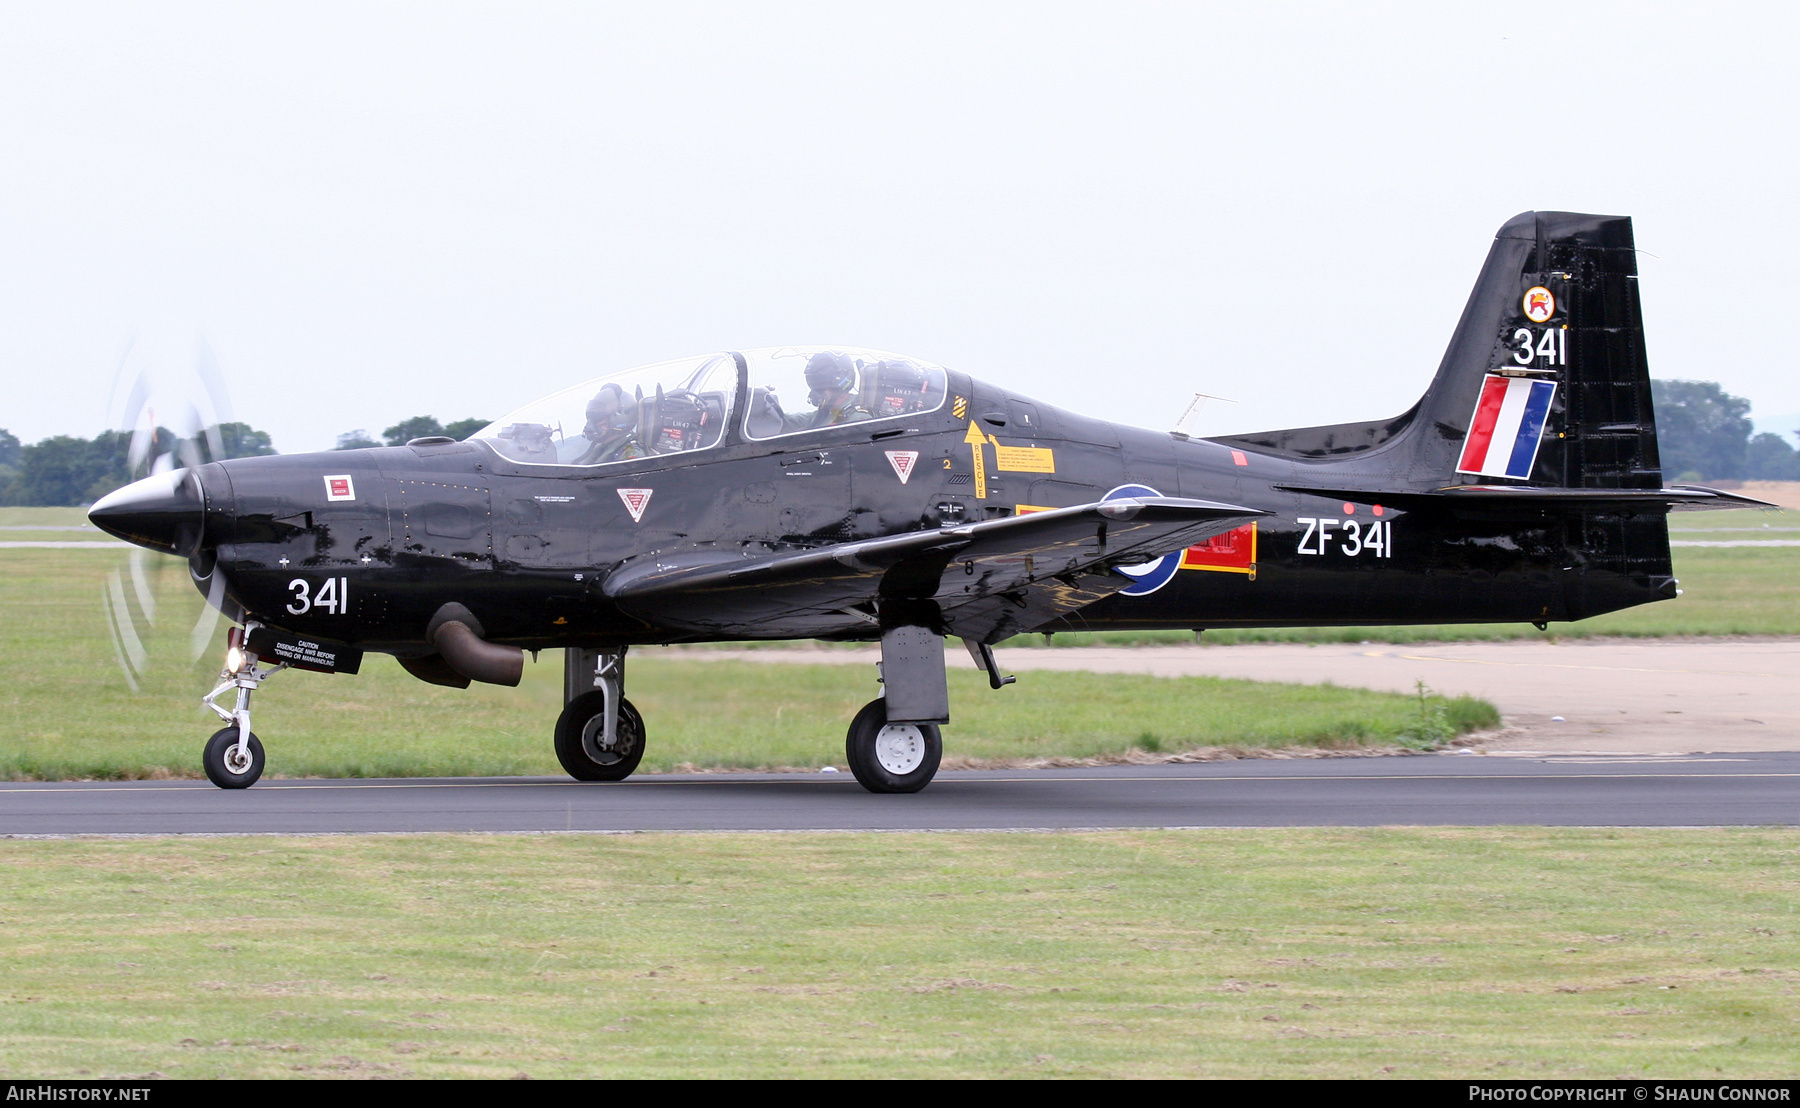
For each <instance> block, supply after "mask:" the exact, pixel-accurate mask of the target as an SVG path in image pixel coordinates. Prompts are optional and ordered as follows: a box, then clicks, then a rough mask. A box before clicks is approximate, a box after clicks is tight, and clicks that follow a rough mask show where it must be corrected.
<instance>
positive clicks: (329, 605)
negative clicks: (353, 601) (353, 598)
mask: <svg viewBox="0 0 1800 1108" xmlns="http://www.w3.org/2000/svg"><path fill="white" fill-rule="evenodd" d="M287 587H288V591H289V592H291V593H293V594H294V596H293V599H291V600H289V601H288V606H287V610H288V614H289V615H296V616H303V615H305V614H306V613H308V612H310V611H312V610H313V609H314V608H321V609H323V610H325V611H327V612H329V613H331V614H332V615H334V616H342V615H349V614H350V579H349V578H348V577H327V578H325V580H323V581H321V582H319V591H318V592H313V591H312V585H311V584H309V583H308V582H307V581H306V579H305V578H303V577H296V578H294V579H293V580H292V581H289V582H288V586H287Z"/></svg>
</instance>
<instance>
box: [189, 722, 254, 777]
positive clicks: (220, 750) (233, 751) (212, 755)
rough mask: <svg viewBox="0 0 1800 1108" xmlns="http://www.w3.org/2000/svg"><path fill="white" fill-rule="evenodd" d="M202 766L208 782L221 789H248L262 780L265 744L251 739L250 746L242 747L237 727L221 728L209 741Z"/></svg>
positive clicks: (201, 762) (246, 743)
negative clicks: (259, 779)
mask: <svg viewBox="0 0 1800 1108" xmlns="http://www.w3.org/2000/svg"><path fill="white" fill-rule="evenodd" d="M200 764H201V765H202V766H204V767H205V768H206V779H207V780H208V781H211V782H212V783H213V784H215V785H217V786H219V788H221V789H247V788H249V787H250V786H251V785H254V784H256V779H257V778H259V777H261V776H262V771H263V745H262V740H261V739H259V738H257V737H256V736H255V735H251V736H249V740H248V741H247V742H242V743H240V742H239V741H238V729H237V726H236V725H235V724H234V725H232V726H230V727H221V728H220V729H219V730H217V731H215V732H213V736H212V738H210V739H207V740H206V749H205V750H203V751H202V752H201V754H200Z"/></svg>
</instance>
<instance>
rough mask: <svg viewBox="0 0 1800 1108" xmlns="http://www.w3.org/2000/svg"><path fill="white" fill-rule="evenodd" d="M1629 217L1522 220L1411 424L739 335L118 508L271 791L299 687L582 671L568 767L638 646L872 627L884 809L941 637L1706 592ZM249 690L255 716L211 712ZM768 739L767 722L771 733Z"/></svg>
mask: <svg viewBox="0 0 1800 1108" xmlns="http://www.w3.org/2000/svg"><path fill="white" fill-rule="evenodd" d="M1742 506H1758V507H1767V506H1769V505H1764V504H1762V502H1760V501H1755V500H1750V499H1748V498H1745V497H1741V496H1736V495H1733V494H1730V493H1725V492H1719V491H1716V490H1712V489H1704V488H1697V487H1692V486H1683V485H1676V486H1666V485H1665V484H1664V483H1663V476H1662V469H1661V464H1660V462H1659V460H1658V456H1657V444H1656V423H1655V417H1654V413H1653V411H1652V408H1651V398H1650V377H1649V371H1648V367H1647V362H1646V359H1645V352H1644V332H1643V321H1642V317H1641V314H1640V309H1639V301H1638V287H1637V266H1636V257H1635V254H1634V251H1633V245H1632V228H1631V221H1630V219H1628V218H1622V217H1613V216H1597V215H1577V214H1572V213H1566V212H1527V213H1525V214H1523V215H1520V216H1518V217H1516V218H1514V219H1512V220H1510V221H1509V222H1508V223H1507V224H1506V225H1505V226H1504V227H1502V228H1501V229H1500V232H1499V235H1498V236H1497V237H1496V239H1495V241H1494V245H1493V249H1492V250H1491V251H1490V252H1489V254H1488V258H1487V262H1486V264H1485V265H1484V266H1483V268H1482V270H1481V275H1480V277H1479V279H1478V280H1477V282H1476V284H1475V290H1474V292H1473V294H1472V295H1471V296H1470V298H1469V302H1468V306H1467V307H1466V308H1465V309H1464V311H1463V315H1462V320H1461V322H1460V323H1459V324H1458V326H1457V328H1456V332H1455V334H1454V335H1453V336H1452V338H1451V340H1450V348H1449V350H1448V352H1447V353H1446V354H1445V355H1444V360H1443V363H1442V364H1441V365H1440V366H1439V368H1438V371H1437V376H1436V378H1435V379H1433V381H1432V382H1431V386H1430V388H1428V389H1427V390H1426V392H1425V395H1424V397H1423V398H1422V399H1421V400H1420V401H1419V402H1418V403H1417V404H1415V405H1414V406H1413V407H1412V408H1411V409H1409V410H1408V411H1406V412H1403V413H1401V414H1400V415H1398V416H1395V417H1394V418H1392V419H1385V420H1378V421H1375V422H1371V423H1347V424H1340V425H1337V426H1330V427H1303V428H1297V429H1293V430H1285V431H1268V432H1262V433H1258V434H1246V435H1233V436H1229V437H1225V438H1216V439H1199V438H1190V437H1189V436H1187V435H1185V434H1182V433H1180V432H1160V431H1148V430H1139V429H1137V428H1132V427H1122V426H1118V425H1116V424H1112V423H1108V422H1106V421H1104V420H1100V419H1092V418H1089V417H1086V416H1083V415H1079V414H1077V413H1074V412H1069V411H1063V410H1061V409H1058V408H1054V407H1051V406H1050V405H1048V404H1043V403H1039V402H1037V401H1034V400H1031V399H1029V398H1027V397H1025V396H1022V395H1020V394H1018V393H1016V392H1013V391H1011V390H1008V389H1004V388H1000V387H998V386H995V385H992V384H988V383H986V382H984V381H978V380H976V379H974V378H972V377H968V376H965V375H964V374H962V373H960V372H957V371H955V370H951V369H946V368H944V367H942V366H938V365H934V364H932V363H930V362H925V361H920V360H918V359H915V358H906V357H900V356H897V355H892V354H884V353H879V352H876V351H869V350H856V349H847V348H840V347H830V348H825V347H782V348H779V349H765V350H746V351H742V352H738V351H728V352H721V353H714V354H704V355H701V356H698V357H690V358H681V359H677V360H675V361H669V362H662V363H659V364H656V365H650V366H643V367H641V368H637V369H630V370H626V371H624V372H620V373H614V374H611V375H609V376H605V377H599V378H596V379H594V380H591V381H587V382H584V383H582V384H578V385H574V386H572V387H569V388H566V389H564V390H562V391H561V392H557V393H554V394H552V395H550V396H548V397H545V398H544V399H542V400H539V401H537V402H536V403H533V404H529V405H527V406H525V407H523V408H520V409H519V410H518V411H516V412H513V413H512V414H511V415H509V416H507V417H506V418H505V419H502V420H500V421H498V422H496V423H494V424H492V425H491V426H489V427H487V428H486V429H485V430H483V431H481V432H479V433H478V434H476V435H474V436H473V437H471V438H470V439H468V440H467V441H463V442H457V441H453V440H451V439H448V438H422V439H415V440H413V441H412V442H410V443H408V444H407V445H405V446H401V447H389V448H378V449H367V450H352V451H333V452H329V453H316V454H296V455H285V456H274V457H257V458H239V459H233V460H229V461H222V462H213V463H210V464H206V465H198V466H190V467H187V468H184V469H179V470H175V471H173V472H170V473H165V474H160V475H157V476H153V477H149V478H146V479H144V480H142V481H138V482H137V483H135V484H132V485H129V486H127V487H126V488H123V489H120V490H119V491H118V492H115V493H113V494H111V495H110V496H107V497H105V498H104V499H102V500H101V501H100V502H99V503H97V504H95V505H94V507H93V509H92V511H91V512H90V513H89V518H90V519H92V520H93V522H94V523H95V524H96V525H97V526H99V527H100V528H102V529H104V530H106V531H108V532H110V533H112V534H114V535H116V536H118V537H120V538H122V539H126V540H128V541H130V542H133V543H137V544H139V545H141V546H144V547H148V548H150V549H153V550H159V551H165V552H168V553H172V554H176V555H179V556H181V557H185V558H186V559H188V564H189V567H190V571H191V574H192V577H193V580H194V583H195V585H196V587H198V588H199V589H200V591H201V592H202V593H203V594H204V595H206V596H207V598H208V600H209V602H210V603H211V604H212V605H213V606H214V607H216V608H218V609H219V610H220V611H222V612H223V613H224V614H225V615H226V616H227V617H229V618H230V619H232V620H233V621H235V622H236V623H238V624H241V626H234V627H233V628H232V629H231V633H230V636H229V649H228V650H227V653H226V662H225V668H224V671H223V672H222V673H221V675H220V684H219V685H218V687H217V688H215V689H214V690H213V691H212V693H210V694H209V695H208V696H207V697H206V699H205V703H206V705H207V706H208V707H210V708H211V709H212V710H213V711H214V712H216V713H217V714H218V715H219V717H220V718H221V719H222V720H223V721H224V722H225V724H226V726H225V727H224V728H222V729H221V730H220V731H219V732H218V733H217V734H215V735H213V736H212V738H211V739H210V740H209V741H208V742H207V744H206V748H205V754H204V763H205V768H206V772H207V776H208V777H210V778H211V779H212V781H213V782H214V783H216V784H218V785H219V786H221V787H224V788H242V787H245V786H247V785H250V784H252V783H253V782H255V781H256V779H257V777H258V776H259V775H260V774H261V773H262V769H263V750H262V744H261V742H260V741H259V740H258V739H257V737H256V736H255V735H254V734H252V733H251V730H250V699H251V694H252V693H253V692H254V691H255V690H256V688H257V687H258V685H259V684H260V683H261V682H262V681H263V680H265V679H267V678H268V677H269V676H270V675H271V674H272V673H274V672H278V671H279V670H281V669H284V668H289V667H292V668H295V669H305V670H314V671H322V672H337V673H355V672H356V670H357V667H358V665H359V663H360V660H361V658H362V655H363V653H364V652H365V651H381V652H384V653H388V654H392V655H394V656H395V657H396V658H397V659H398V660H399V662H400V664H401V665H402V666H404V667H405V668H406V670H407V671H408V672H410V673H411V674H412V675H413V676H415V677H417V678H419V679H420V680H421V681H429V682H431V683H433V684H438V685H449V686H453V687H457V688H466V687H468V685H469V683H470V682H471V681H485V682H491V683H494V684H499V685H517V684H518V683H519V679H520V676H521V672H522V669H523V665H524V655H525V652H526V651H532V652H534V653H535V652H537V651H540V650H550V649H560V650H563V651H564V652H565V684H564V687H565V707H564V708H563V711H562V715H561V717H560V718H559V719H558V720H557V724H556V732H555V744H556V754H557V757H558V759H559V760H560V761H561V762H562V765H563V767H564V768H565V769H566V770H567V771H568V772H569V774H570V775H571V776H573V777H575V778H577V779H579V780H583V781H617V780H620V779H622V778H624V777H626V776H628V775H629V774H630V773H631V772H632V771H633V769H635V768H636V767H637V764H638V761H639V759H640V758H641V757H642V756H643V753H644V744H645V742H646V729H645V724H644V720H643V718H642V717H641V716H640V715H639V714H638V711H637V709H635V708H634V707H633V706H632V704H631V701H629V700H627V699H626V698H625V695H624V694H625V655H626V651H627V649H628V648H630V647H631V646H633V645H637V644H646V643H696V642H718V641H741V640H752V639H802V638H815V639H830V640H838V641H843V640H864V641H879V642H880V644H881V666H880V673H881V681H882V689H883V695H882V696H881V697H880V698H878V699H876V700H874V701H872V702H870V703H869V704H868V705H867V706H865V707H864V708H863V709H862V710H861V711H860V712H859V713H857V715H856V718H855V719H854V720H853V721H852V722H851V724H850V728H849V734H848V738H847V742H846V755H847V758H848V761H849V765H850V769H851V771H852V772H853V773H854V774H855V775H856V779H857V780H858V781H859V782H861V783H862V785H863V786H864V787H865V788H867V789H869V790H870V791H873V792H914V791H917V790H918V789H921V788H923V787H924V786H925V785H926V784H927V783H928V782H930V780H931V779H932V776H933V775H934V774H935V773H936V771H937V767H938V762H939V758H940V754H941V750H942V746H941V739H940V736H939V731H938V728H939V725H941V724H945V723H947V722H949V718H950V705H949V694H948V691H947V687H946V683H945V670H944V637H945V636H946V635H953V636H957V637H959V638H961V639H962V640H963V642H964V644H965V645H966V646H967V647H968V649H969V652H970V653H971V655H972V656H973V657H974V659H975V661H976V662H977V664H979V665H980V666H981V667H982V668H984V669H985V670H986V671H987V674H988V678H989V682H990V684H991V685H992V686H993V687H994V688H996V689H998V688H1000V687H1002V686H1003V685H1004V684H1006V683H1009V682H1010V681H1011V680H1012V678H1010V677H1004V676H1002V675H1001V673H1000V671H999V669H998V668H997V667H996V665H995V661H994V655H993V651H992V649H991V647H992V644H994V643H997V642H999V641H1000V640H1002V639H1005V638H1007V637H1008V636H1011V635H1017V634H1021V633H1023V632H1054V631H1098V630H1109V629H1143V628H1188V629H1196V630H1198V629H1201V628H1216V627H1270V626H1317V625H1329V624H1405V623H1506V622H1531V623H1535V624H1537V625H1538V626H1539V627H1543V626H1544V625H1545V624H1547V623H1549V622H1551V621H1560V620H1577V619H1584V618H1586V617H1588V616H1593V615H1598V614H1600V613H1602V612H1611V611H1615V610H1618V609H1620V608H1627V607H1630V606H1632V605H1634V604H1644V603H1647V602H1650V601H1654V600H1667V599H1670V598H1672V597H1674V596H1676V595H1678V589H1677V587H1676V581H1675V578H1674V576H1673V574H1672V571H1671V567H1670V563H1669V541H1668V527H1667V514H1668V512H1670V511H1671V510H1677V509H1689V508H1723V507H1742ZM234 689H235V690H236V704H235V707H234V708H232V709H227V708H225V707H222V706H220V705H219V704H217V703H216V701H217V699H218V698H219V697H220V696H221V695H223V694H224V693H225V692H227V691H228V690H234ZM771 725H773V721H771Z"/></svg>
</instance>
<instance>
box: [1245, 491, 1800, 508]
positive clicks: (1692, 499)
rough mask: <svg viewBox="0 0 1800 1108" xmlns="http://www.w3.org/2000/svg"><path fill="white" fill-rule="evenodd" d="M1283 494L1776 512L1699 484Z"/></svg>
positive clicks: (1430, 503)
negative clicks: (1644, 486)
mask: <svg viewBox="0 0 1800 1108" xmlns="http://www.w3.org/2000/svg"><path fill="white" fill-rule="evenodd" d="M1277 487H1278V488H1281V489H1284V490H1286V491H1288V492H1298V493H1306V494H1308V495H1311V496H1329V497H1332V498H1334V499H1338V500H1348V501H1350V502H1351V503H1353V504H1384V505H1391V506H1393V507H1395V508H1407V509H1414V510H1417V509H1421V508H1450V507H1459V506H1461V507H1469V508H1483V509H1494V508H1501V509H1504V508H1523V509H1530V510H1533V511H1564V512H1601V511H1606V512H1613V511H1618V510H1620V509H1625V508H1645V509H1651V510H1654V509H1656V508H1658V507H1661V508H1663V509H1665V510H1667V511H1671V512H1697V511H1707V510H1716V509H1722V508H1776V507H1779V506H1780V505H1777V504H1771V503H1769V502H1768V501H1766V500H1757V499H1756V498H1754V497H1750V496H1741V495H1739V494H1737V493H1734V492H1725V491H1724V490H1722V489H1709V488H1703V487H1701V486H1699V485H1670V486H1668V487H1666V488H1658V489H1562V488H1544V487H1541V486H1535V485H1450V486H1447V487H1445V488H1440V489H1427V490H1425V491H1422V492H1397V491H1393V490H1380V489H1327V488H1315V487H1312V486H1309V485H1280V486H1277Z"/></svg>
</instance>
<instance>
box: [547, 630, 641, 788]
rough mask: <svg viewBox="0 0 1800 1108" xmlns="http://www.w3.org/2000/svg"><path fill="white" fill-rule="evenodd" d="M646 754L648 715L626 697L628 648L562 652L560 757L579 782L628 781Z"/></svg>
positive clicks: (558, 758) (557, 735)
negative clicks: (646, 717) (645, 721)
mask: <svg viewBox="0 0 1800 1108" xmlns="http://www.w3.org/2000/svg"><path fill="white" fill-rule="evenodd" d="M643 757H644V717H643V716H641V715H639V714H638V710H637V708H636V707H634V706H633V705H632V703H631V701H629V700H626V699H625V647H622V646H621V647H619V649H618V650H616V651H604V650H584V649H581V648H579V647H572V648H570V649H568V650H566V651H564V652H563V710H562V715H561V716H559V717H558V718H557V720H556V760H557V761H559V762H561V763H562V767H563V769H564V770H566V771H568V774H569V776H570V777H573V778H574V779H575V780H577V781H623V780H624V779H625V778H627V777H630V776H631V772H632V771H633V770H635V769H637V767H638V762H640V761H642V760H643Z"/></svg>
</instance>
